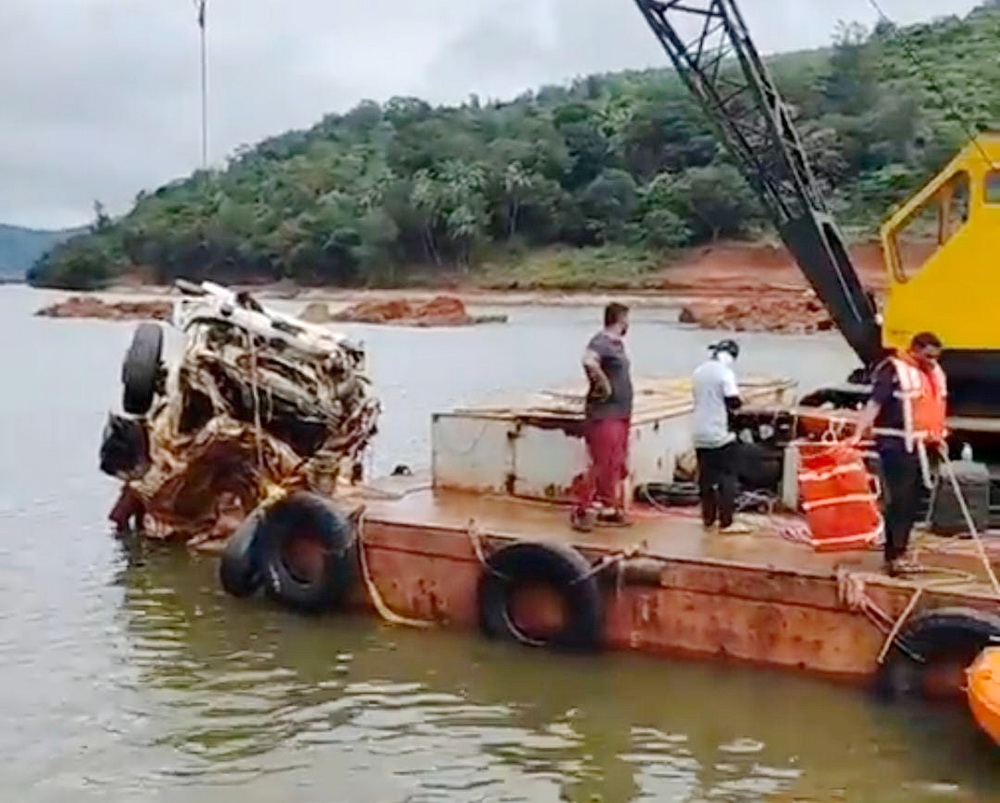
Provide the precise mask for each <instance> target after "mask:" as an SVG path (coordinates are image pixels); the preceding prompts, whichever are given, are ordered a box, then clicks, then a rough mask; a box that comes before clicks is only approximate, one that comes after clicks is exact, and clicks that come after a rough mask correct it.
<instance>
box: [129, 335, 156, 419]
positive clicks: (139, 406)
mask: <svg viewBox="0 0 1000 803" xmlns="http://www.w3.org/2000/svg"><path fill="white" fill-rule="evenodd" d="M162 358H163V328H162V327H161V326H160V325H159V324H155V323H141V324H139V325H138V326H137V327H136V330H135V333H134V334H133V335H132V343H131V344H130V345H129V347H128V351H127V352H126V353H125V361H124V362H123V363H122V386H123V389H122V407H123V409H124V410H125V412H126V413H131V414H132V415H145V414H146V413H148V412H149V408H150V407H152V405H153V397H154V396H155V395H156V388H157V385H158V383H159V377H160V366H161V364H162Z"/></svg>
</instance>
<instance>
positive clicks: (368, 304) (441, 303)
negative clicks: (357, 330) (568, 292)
mask: <svg viewBox="0 0 1000 803" xmlns="http://www.w3.org/2000/svg"><path fill="white" fill-rule="evenodd" d="M317 313H318V310H317V308H316V305H310V308H309V310H308V314H309V316H310V319H312V320H317V317H316V316H317ZM329 320H330V321H335V322H341V323H375V324H394V325H396V326H472V325H474V324H480V323H506V322H507V316H506V315H470V314H469V311H468V310H467V309H466V307H465V304H464V303H463V302H462V299H460V298H456V297H455V296H443V295H442V296H435V297H434V298H432V299H430V300H428V301H421V300H414V299H405V298H397V299H389V300H367V301H360V302H358V303H357V304H352V305H351V306H349V307H346V308H344V309H342V310H340V311H339V312H336V313H333V314H331V315H330V317H329Z"/></svg>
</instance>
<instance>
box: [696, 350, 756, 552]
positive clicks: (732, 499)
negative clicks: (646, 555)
mask: <svg viewBox="0 0 1000 803" xmlns="http://www.w3.org/2000/svg"><path fill="white" fill-rule="evenodd" d="M710 350H711V352H712V356H711V358H710V359H708V360H706V361H705V362H704V363H702V364H701V365H700V366H698V368H697V370H695V372H694V377H693V381H692V393H693V395H694V447H695V454H697V456H698V492H699V496H700V497H701V517H702V521H703V522H704V524H705V527H714V526H715V525H716V523H718V525H719V532H720V533H724V534H727V535H731V534H740V533H747V532H749V531H750V530H749V528H748V527H746V526H745V525H742V524H740V523H738V522H736V521H734V518H733V517H734V515H735V513H736V486H737V471H738V465H737V463H738V460H739V444H738V443H737V442H736V435H735V434H734V433H733V431H732V429H731V427H730V425H729V417H730V414H731V413H733V412H735V411H736V410H738V409H739V408H740V405H741V403H742V402H741V401H740V389H739V387H738V386H737V384H736V375H735V374H734V373H733V369H732V364H733V363H734V362H735V361H736V358H737V357H739V355H740V347H739V346H738V345H737V344H736V343H735V342H734V341H732V340H723V341H721V342H719V343H716V344H715V345H714V346H711V347H710Z"/></svg>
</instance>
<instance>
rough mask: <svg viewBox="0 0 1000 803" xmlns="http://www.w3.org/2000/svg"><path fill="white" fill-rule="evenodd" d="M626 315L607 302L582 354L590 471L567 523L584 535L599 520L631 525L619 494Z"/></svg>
mask: <svg viewBox="0 0 1000 803" xmlns="http://www.w3.org/2000/svg"><path fill="white" fill-rule="evenodd" d="M628 312H629V311H628V307H626V306H625V305H624V304H617V303H612V304H608V306H607V307H606V308H605V310H604V328H603V329H602V330H601V331H600V332H598V333H597V334H596V335H594V336H593V337H592V338H591V339H590V342H589V343H588V344H587V348H586V351H585V352H584V355H583V369H584V371H585V372H586V374H587V380H588V382H589V390H588V393H587V400H586V407H585V422H584V438H585V440H586V443H587V452H588V454H589V455H590V468H589V470H588V472H587V476H586V480H585V482H584V483H583V485H582V486H581V490H580V496H579V498H578V499H577V504H576V506H575V507H574V509H573V513H572V516H571V519H570V522H571V524H572V525H573V528H574V529H576V530H580V531H582V532H587V531H589V530H591V529H593V526H594V524H595V523H597V522H598V521H600V522H602V523H606V524H613V525H619V526H622V525H627V524H628V523H629V521H628V519H627V517H626V515H625V500H624V499H623V496H622V481H623V480H624V479H625V478H626V477H627V476H628V441H629V430H630V425H631V419H632V376H631V369H630V366H629V359H628V355H627V354H626V353H625V342H624V338H625V334H626V333H627V332H628ZM597 505H600V509H598V508H597ZM599 514H600V515H599Z"/></svg>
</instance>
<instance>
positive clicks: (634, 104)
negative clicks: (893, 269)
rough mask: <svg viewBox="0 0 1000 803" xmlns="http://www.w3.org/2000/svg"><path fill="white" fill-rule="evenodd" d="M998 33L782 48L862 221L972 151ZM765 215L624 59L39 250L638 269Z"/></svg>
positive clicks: (201, 190) (219, 268)
mask: <svg viewBox="0 0 1000 803" xmlns="http://www.w3.org/2000/svg"><path fill="white" fill-rule="evenodd" d="M998 42H1000V0H992V1H991V2H990V3H987V4H986V5H984V6H981V7H979V8H978V9H976V10H975V11H973V12H972V13H971V14H970V15H969V16H967V17H966V18H964V19H962V18H958V17H948V18H942V19H938V20H935V21H933V22H930V23H928V24H925V25H919V26H913V27H909V28H906V29H903V30H902V31H895V30H893V29H892V27H891V26H890V25H887V24H886V25H880V26H879V27H878V28H877V29H876V30H875V31H872V32H867V31H864V30H863V29H860V28H858V27H857V26H846V27H842V28H841V29H840V30H839V31H837V32H836V37H835V44H834V46H833V47H832V48H831V49H829V50H825V51H815V52H806V53H792V54H786V55H782V56H778V57H775V58H774V59H772V61H771V64H772V70H773V72H774V75H775V78H776V80H777V81H778V83H779V85H780V87H781V90H782V93H783V94H784V96H785V98H786V100H787V101H789V103H790V104H792V105H793V107H794V108H795V110H796V113H797V115H798V119H799V127H800V131H801V133H802V135H803V138H804V141H805V142H806V144H807V147H808V149H809V151H810V153H811V155H812V158H813V162H814V168H815V170H816V173H817V175H818V177H819V179H820V180H821V181H823V182H824V183H825V184H826V186H828V187H829V191H830V193H831V197H832V199H833V204H834V207H835V209H836V210H837V214H838V217H839V219H840V221H841V223H842V224H843V225H844V227H845V228H846V229H847V230H848V232H849V233H852V234H853V235H855V236H863V235H865V234H867V233H870V232H872V231H873V230H874V229H875V227H876V226H877V224H878V222H879V220H880V218H881V217H882V215H883V214H884V213H885V212H886V211H887V209H888V207H889V206H890V205H891V204H893V203H895V202H898V201H900V200H902V199H903V198H905V197H906V196H907V195H908V194H909V193H910V192H912V191H913V190H914V189H915V188H917V187H918V186H919V185H920V184H921V183H922V182H923V181H924V180H925V179H926V178H927V177H929V176H930V175H931V174H932V173H933V172H934V171H936V170H937V169H938V168H940V167H941V166H942V165H943V164H944V163H945V162H946V161H947V160H948V159H949V158H950V156H951V155H952V154H953V153H954V151H955V150H956V149H957V148H958V147H960V146H961V145H962V143H963V142H964V141H965V140H966V138H967V136H966V127H965V124H966V123H971V124H972V125H975V126H980V127H986V126H989V125H990V124H991V123H993V122H994V121H997V120H1000V60H998V58H997V52H998V50H997V47H998V45H997V43H998ZM906 43H909V46H910V47H911V49H913V50H915V51H916V53H917V55H918V57H919V59H918V60H919V62H921V63H922V64H923V69H924V70H926V71H927V72H928V73H930V74H931V75H933V77H934V80H935V81H936V82H937V83H938V84H940V85H941V86H943V87H944V88H945V90H946V91H947V93H948V96H949V97H950V98H952V99H953V100H954V101H955V102H956V104H957V106H958V108H959V109H960V110H961V114H960V115H955V114H953V113H952V112H951V111H950V110H949V108H948V106H947V104H946V103H945V102H944V100H943V99H942V98H941V96H940V95H938V94H937V92H935V91H934V90H933V89H932V88H931V87H930V86H929V84H928V81H927V80H926V74H925V73H923V72H921V70H920V68H918V66H917V65H916V63H915V62H914V60H913V59H912V58H910V57H909V56H908V55H907V53H906V52H905V44H906ZM664 60H665V61H666V56H664ZM765 230H766V221H764V220H762V219H761V217H760V213H759V210H758V209H757V205H756V203H755V201H754V198H753V196H752V195H751V193H750V191H749V189H748V188H747V187H746V185H745V183H744V182H743V180H742V179H741V177H740V175H739V174H738V173H737V171H736V170H735V168H734V167H733V166H732V165H730V164H729V163H728V161H727V158H726V154H725V152H724V151H722V150H721V149H720V148H719V146H718V145H717V142H716V139H715V137H714V136H713V134H712V132H711V131H710V129H709V127H708V125H707V122H706V121H705V120H704V118H703V117H702V115H701V114H700V112H699V110H698V109H697V108H696V107H695V106H694V104H693V103H692V101H691V100H690V99H689V98H688V95H687V93H686V92H685V91H684V89H683V88H682V86H681V85H680V82H679V81H678V79H677V77H676V76H675V75H674V74H673V73H672V72H671V71H669V70H658V71H646V72H628V73H618V74H612V75H598V76H590V77H587V78H583V79H580V80H578V81H576V82H574V83H573V84H572V85H571V86H569V87H546V88H543V89H541V90H539V91H537V92H527V93H525V94H524V95H522V96H521V97H519V98H517V99H515V100H513V101H510V102H490V103H483V102H480V101H479V100H478V99H476V98H472V99H470V101H469V102H468V103H466V104H464V105H462V106H460V107H447V108H446V107H441V108H435V107H432V106H430V105H428V104H427V103H425V102H423V101H421V100H418V99H415V98H395V99H393V100H390V101H389V102H387V103H385V104H384V105H379V104H376V103H372V102H365V103H361V104H360V105H358V106H357V107H356V108H354V109H353V110H351V111H350V112H348V113H346V114H333V115H329V116H328V117H326V118H325V119H323V120H322V121H321V122H320V123H319V124H317V125H316V126H315V127H313V128H312V129H310V130H308V131H293V132H289V133H286V134H282V135H281V136H278V137H274V138H273V139H269V140H266V141H264V142H262V143H260V144H259V145H257V146H256V147H252V148H250V147H247V148H242V149H240V150H239V151H238V152H237V153H236V154H235V155H234V156H233V157H232V158H231V159H230V161H229V163H228V165H227V166H226V167H225V169H222V170H213V171H207V172H198V173H195V174H194V175H193V176H192V177H191V178H189V179H186V180H184V181H180V182H176V183H174V184H171V185H168V186H166V187H161V188H160V189H158V190H156V191H154V192H149V193H147V192H142V193H140V194H139V196H138V197H137V199H136V204H135V207H134V208H133V210H132V211H131V212H130V213H129V214H127V215H126V216H124V217H123V218H121V219H119V220H111V219H109V218H108V217H107V216H105V215H104V214H103V213H100V211H99V213H98V215H97V219H96V220H95V222H94V225H93V226H92V229H91V231H90V232H89V233H88V234H87V235H85V236H81V237H77V238H75V239H73V240H72V241H70V242H69V243H67V244H65V245H64V246H62V247H60V248H58V249H56V250H55V251H54V252H53V253H51V254H50V255H49V256H47V257H46V258H44V259H43V260H41V261H40V262H39V263H38V265H37V266H36V267H35V269H34V270H33V272H32V276H31V279H32V281H33V282H35V283H37V284H44V285H56V286H63V287H74V288H79V287H94V286H100V285H103V284H106V283H108V282H111V281H114V280H115V279H116V278H117V277H119V276H122V275H124V274H137V275H139V276H141V277H142V278H144V279H145V280H147V281H151V282H167V281H170V280H172V279H173V278H174V277H177V276H186V277H192V278H196V277H213V278H216V279H219V280H222V281H230V282H232V281H244V282H246V281H270V280H275V279H279V278H289V279H292V280H294V281H297V282H300V283H303V284H318V283H328V284H338V285H362V284H364V285H390V284H404V283H407V282H409V281H413V280H414V279H415V278H416V277H420V278H421V279H426V278H427V277H428V276H430V277H433V276H434V275H435V274H441V275H443V274H445V273H447V274H449V275H452V274H455V273H458V274H460V275H461V274H464V273H469V274H471V275H472V276H473V277H474V276H475V275H476V273H477V271H479V270H481V268H482V266H483V265H484V264H486V263H488V264H489V265H490V266H491V267H490V271H491V273H492V274H495V273H496V272H497V271H498V270H500V271H501V272H502V270H504V269H506V268H505V266H515V265H516V264H517V263H518V261H519V260H521V259H531V258H535V255H537V253H539V251H538V249H543V248H544V249H549V250H551V249H553V248H557V249H561V252H560V253H561V256H560V259H561V260H562V264H563V266H564V268H565V266H566V265H567V264H568V265H569V268H568V269H567V270H569V271H570V272H571V271H572V268H573V260H574V259H577V258H579V260H580V262H581V264H585V263H587V262H588V261H589V262H590V263H591V264H593V263H594V257H595V255H597V259H598V262H599V263H600V264H602V265H604V264H606V265H609V266H611V265H618V266H620V268H621V269H622V270H623V271H628V270H638V271H641V270H645V269H649V268H650V267H652V266H655V265H657V264H658V263H660V262H662V261H663V260H662V259H661V257H660V255H661V254H664V253H669V252H671V251H673V250H675V249H678V248H682V247H685V246H690V245H697V244H699V243H704V242H707V241H711V240H714V239H717V238H722V237H727V238H731V237H753V236H757V235H759V234H760V233H762V232H763V231H765ZM593 248H598V249H599V250H597V251H593V250H590V249H593ZM577 249H579V250H577ZM567 251H568V252H570V253H571V257H570V259H569V262H568V263H567V262H566V252H567ZM547 252H548V251H545V252H543V253H547ZM498 265H499V266H500V267H499V268H498V267H497V266H498ZM510 269H511V270H514V269H515V268H514V267H511V268H510Z"/></svg>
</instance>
